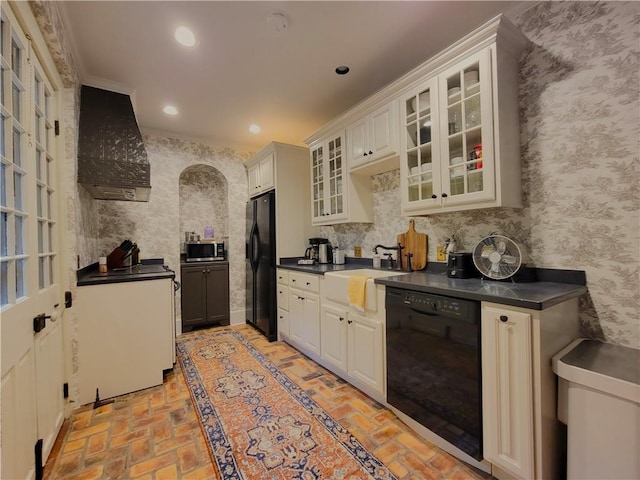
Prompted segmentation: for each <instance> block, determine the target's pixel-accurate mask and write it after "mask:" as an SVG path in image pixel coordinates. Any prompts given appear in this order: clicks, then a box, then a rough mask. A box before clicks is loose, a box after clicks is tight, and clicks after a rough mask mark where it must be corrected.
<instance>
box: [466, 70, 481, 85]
mask: <svg viewBox="0 0 640 480" xmlns="http://www.w3.org/2000/svg"><path fill="white" fill-rule="evenodd" d="M479 78H480V77H479V74H478V71H477V70H471V71H470V72H466V73H465V74H464V84H465V86H467V87H468V86H469V85H474V84H476V83H478V79H479Z"/></svg>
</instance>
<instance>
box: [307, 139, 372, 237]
mask: <svg viewBox="0 0 640 480" xmlns="http://www.w3.org/2000/svg"><path fill="white" fill-rule="evenodd" d="M344 137H345V135H344V131H340V132H337V133H333V134H330V135H328V136H327V137H325V138H322V139H320V140H318V141H317V142H316V143H314V144H313V145H311V147H310V153H311V212H312V223H313V225H333V224H337V223H346V222H372V221H373V217H372V198H371V182H370V179H369V178H353V177H350V176H347V172H346V158H345V138H344Z"/></svg>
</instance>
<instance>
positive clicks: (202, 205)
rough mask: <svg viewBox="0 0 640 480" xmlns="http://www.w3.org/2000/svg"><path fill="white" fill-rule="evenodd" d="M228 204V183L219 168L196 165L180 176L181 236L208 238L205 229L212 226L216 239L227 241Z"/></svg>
mask: <svg viewBox="0 0 640 480" xmlns="http://www.w3.org/2000/svg"><path fill="white" fill-rule="evenodd" d="M228 203H229V202H228V201H227V180H226V179H225V178H224V176H223V175H222V174H221V173H220V172H219V171H218V170H216V169H215V168H213V167H209V166H207V165H194V166H192V167H187V168H186V169H185V170H184V171H183V172H182V174H181V175H180V231H181V232H195V233H197V234H199V235H200V236H201V237H204V229H205V227H206V226H212V227H213V232H214V237H215V238H219V239H224V237H226V236H227V232H228V231H229V208H228ZM182 240H184V237H182ZM182 240H181V241H182Z"/></svg>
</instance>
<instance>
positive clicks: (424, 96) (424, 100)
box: [411, 92, 431, 112]
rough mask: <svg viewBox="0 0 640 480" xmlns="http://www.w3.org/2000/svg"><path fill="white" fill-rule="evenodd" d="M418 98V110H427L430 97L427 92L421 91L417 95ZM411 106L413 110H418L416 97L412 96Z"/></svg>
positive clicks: (429, 104)
mask: <svg viewBox="0 0 640 480" xmlns="http://www.w3.org/2000/svg"><path fill="white" fill-rule="evenodd" d="M419 100H420V111H421V112H424V111H425V110H428V109H429V108H431V101H430V100H431V99H430V97H429V93H427V92H425V93H421V94H420V96H419ZM411 108H412V109H413V111H414V112H417V111H418V105H416V97H413V98H412V99H411Z"/></svg>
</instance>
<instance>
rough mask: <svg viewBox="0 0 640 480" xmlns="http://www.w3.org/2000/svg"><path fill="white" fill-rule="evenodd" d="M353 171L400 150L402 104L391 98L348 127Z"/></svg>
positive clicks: (349, 158)
mask: <svg viewBox="0 0 640 480" xmlns="http://www.w3.org/2000/svg"><path fill="white" fill-rule="evenodd" d="M347 145H348V152H349V155H348V158H347V163H348V165H349V170H353V169H355V168H357V167H360V166H362V165H368V164H370V163H373V162H377V161H378V160H381V159H384V158H387V157H390V156H393V155H397V153H398V104H397V102H396V101H395V100H394V101H391V102H389V103H387V104H385V105H383V106H382V107H379V108H378V109H376V110H375V111H373V112H372V113H370V114H368V115H366V116H364V117H362V118H360V119H359V120H357V121H355V122H353V123H352V124H350V125H349V126H347Z"/></svg>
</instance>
